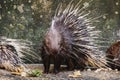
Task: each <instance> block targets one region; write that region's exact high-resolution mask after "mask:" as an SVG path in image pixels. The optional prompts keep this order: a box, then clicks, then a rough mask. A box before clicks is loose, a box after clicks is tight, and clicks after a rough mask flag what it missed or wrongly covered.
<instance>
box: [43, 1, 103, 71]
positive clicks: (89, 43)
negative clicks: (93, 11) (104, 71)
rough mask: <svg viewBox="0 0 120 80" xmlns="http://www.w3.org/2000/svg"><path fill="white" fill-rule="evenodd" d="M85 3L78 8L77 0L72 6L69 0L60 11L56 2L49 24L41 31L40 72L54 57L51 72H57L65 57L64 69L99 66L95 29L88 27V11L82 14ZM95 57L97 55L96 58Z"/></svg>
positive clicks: (89, 21) (89, 22) (48, 65)
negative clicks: (43, 31)
mask: <svg viewBox="0 0 120 80" xmlns="http://www.w3.org/2000/svg"><path fill="white" fill-rule="evenodd" d="M86 8H87V6H85V5H84V6H83V7H81V1H80V2H79V3H78V4H77V5H74V4H73V2H70V3H69V4H68V6H67V7H66V8H65V9H64V10H63V7H62V5H61V4H60V5H59V6H58V8H57V10H56V12H55V16H54V18H53V19H52V24H51V26H50V28H49V29H48V31H47V32H46V34H45V38H44V41H43V45H42V51H41V57H42V60H43V65H44V73H48V72H49V67H50V60H51V58H52V59H53V60H54V73H58V72H59V69H60V65H61V62H62V60H64V59H65V60H66V62H67V66H68V68H71V65H73V69H74V67H75V66H79V67H80V68H81V69H84V68H85V67H86V66H92V67H96V68H98V67H103V66H105V62H103V61H102V59H100V55H101V54H100V53H101V52H100V51H99V49H98V47H97V46H96V44H95V38H98V34H99V32H100V31H99V30H95V26H92V20H94V19H95V18H91V17H89V15H90V12H88V13H87V14H86V13H85V10H86ZM98 56H99V57H98Z"/></svg>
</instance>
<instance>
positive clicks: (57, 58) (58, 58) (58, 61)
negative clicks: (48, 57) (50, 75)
mask: <svg viewBox="0 0 120 80" xmlns="http://www.w3.org/2000/svg"><path fill="white" fill-rule="evenodd" d="M60 65H61V56H60V55H56V56H55V57H54V73H55V74H57V73H58V72H59V71H60Z"/></svg>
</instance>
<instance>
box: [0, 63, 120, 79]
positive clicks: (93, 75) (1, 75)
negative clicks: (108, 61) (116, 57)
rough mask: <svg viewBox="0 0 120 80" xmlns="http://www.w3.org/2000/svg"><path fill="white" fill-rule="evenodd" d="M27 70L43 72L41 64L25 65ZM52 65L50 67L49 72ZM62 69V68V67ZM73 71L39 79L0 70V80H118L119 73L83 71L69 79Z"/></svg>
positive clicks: (43, 75)
mask: <svg viewBox="0 0 120 80" xmlns="http://www.w3.org/2000/svg"><path fill="white" fill-rule="evenodd" d="M26 66H27V67H28V68H29V69H39V70H43V66H42V65H41V64H26ZM52 68H53V65H51V70H52ZM62 68H64V66H62ZM74 72H75V71H66V70H63V69H62V71H61V72H59V73H58V74H54V73H49V74H42V75H41V76H39V77H23V76H19V75H12V74H11V73H10V72H9V71H6V70H2V69H0V80H120V71H117V70H90V69H87V70H84V71H80V74H81V76H79V77H77V78H72V77H69V75H72V74H73V73H74Z"/></svg>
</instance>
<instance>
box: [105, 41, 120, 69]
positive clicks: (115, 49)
mask: <svg viewBox="0 0 120 80" xmlns="http://www.w3.org/2000/svg"><path fill="white" fill-rule="evenodd" d="M106 57H107V58H106V59H107V63H108V65H109V67H111V68H112V69H119V70H120V41H117V42H115V43H113V44H112V45H111V46H110V47H109V48H108V49H107V51H106Z"/></svg>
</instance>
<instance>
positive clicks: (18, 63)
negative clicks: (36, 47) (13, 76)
mask: <svg viewBox="0 0 120 80" xmlns="http://www.w3.org/2000/svg"><path fill="white" fill-rule="evenodd" d="M27 43H28V42H27V41H25V40H20V39H10V38H6V37H3V36H0V68H1V69H5V70H8V71H11V72H16V73H17V72H18V73H20V72H22V71H24V69H25V66H24V64H23V61H22V59H21V57H23V56H24V54H23V53H26V52H27V51H29V49H30V48H29V47H28V44H27ZM25 49H26V50H25Z"/></svg>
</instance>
